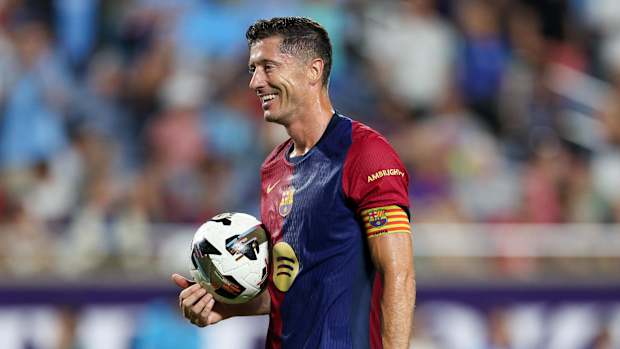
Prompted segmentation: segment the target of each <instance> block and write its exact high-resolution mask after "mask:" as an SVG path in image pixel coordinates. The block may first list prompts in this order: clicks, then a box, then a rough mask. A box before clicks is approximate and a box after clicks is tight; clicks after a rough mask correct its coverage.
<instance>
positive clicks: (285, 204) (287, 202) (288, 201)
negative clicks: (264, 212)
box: [278, 185, 295, 217]
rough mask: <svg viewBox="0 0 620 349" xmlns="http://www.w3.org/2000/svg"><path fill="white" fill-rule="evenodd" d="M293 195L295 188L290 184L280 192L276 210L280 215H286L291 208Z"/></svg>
mask: <svg viewBox="0 0 620 349" xmlns="http://www.w3.org/2000/svg"><path fill="white" fill-rule="evenodd" d="M294 195H295V188H294V187H293V186H292V185H291V186H289V187H288V188H286V189H285V190H284V191H283V192H282V199H280V206H279V207H278V212H279V213H280V216H282V217H286V216H287V215H288V214H289V213H290V212H291V209H292V208H293V197H294Z"/></svg>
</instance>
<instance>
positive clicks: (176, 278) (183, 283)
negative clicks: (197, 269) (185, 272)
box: [172, 273, 195, 288]
mask: <svg viewBox="0 0 620 349" xmlns="http://www.w3.org/2000/svg"><path fill="white" fill-rule="evenodd" d="M172 281H173V282H174V283H175V284H177V286H179V287H180V288H188V287H190V286H191V285H193V284H195V282H194V281H191V280H189V279H187V278H185V277H184V276H182V275H180V274H177V273H174V274H172Z"/></svg>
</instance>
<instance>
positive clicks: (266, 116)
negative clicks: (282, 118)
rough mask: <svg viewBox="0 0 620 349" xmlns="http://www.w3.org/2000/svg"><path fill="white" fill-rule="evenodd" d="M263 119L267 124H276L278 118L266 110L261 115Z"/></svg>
mask: <svg viewBox="0 0 620 349" xmlns="http://www.w3.org/2000/svg"><path fill="white" fill-rule="evenodd" d="M263 118H264V119H265V121H268V122H278V121H279V118H278V117H277V115H274V114H273V113H270V112H269V111H268V110H266V111H265V112H264V113H263Z"/></svg>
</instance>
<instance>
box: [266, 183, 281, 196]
mask: <svg viewBox="0 0 620 349" xmlns="http://www.w3.org/2000/svg"><path fill="white" fill-rule="evenodd" d="M278 183H280V180H277V181H276V182H275V183H273V184H270V185H268V186H267V194H269V193H271V191H272V190H273V188H275V187H276V185H278Z"/></svg>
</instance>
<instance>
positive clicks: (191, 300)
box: [179, 284, 215, 327]
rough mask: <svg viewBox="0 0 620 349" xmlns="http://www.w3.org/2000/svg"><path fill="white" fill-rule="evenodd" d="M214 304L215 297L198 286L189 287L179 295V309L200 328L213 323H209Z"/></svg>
mask: <svg viewBox="0 0 620 349" xmlns="http://www.w3.org/2000/svg"><path fill="white" fill-rule="evenodd" d="M214 304H215V300H214V299H213V296H212V295H211V294H210V293H208V292H207V290H205V289H204V288H202V287H200V285H198V284H194V285H191V286H189V287H187V288H186V289H184V290H183V291H181V293H180V294H179V308H180V309H181V312H182V314H183V316H184V317H185V318H186V319H188V320H189V321H190V322H191V323H193V324H194V325H197V326H200V327H204V326H207V325H209V324H212V323H213V321H209V315H210V314H211V310H212V309H213V305H214Z"/></svg>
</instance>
